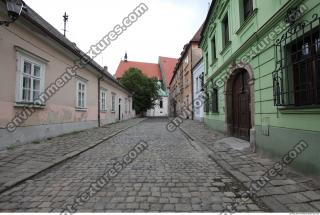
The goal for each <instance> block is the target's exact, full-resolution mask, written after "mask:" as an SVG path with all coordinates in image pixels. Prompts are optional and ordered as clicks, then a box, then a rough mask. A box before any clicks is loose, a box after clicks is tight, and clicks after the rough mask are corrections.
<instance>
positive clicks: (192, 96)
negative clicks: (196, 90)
mask: <svg viewBox="0 0 320 215" xmlns="http://www.w3.org/2000/svg"><path fill="white" fill-rule="evenodd" d="M192 56H193V50H192V44H191V102H192V117H191V118H192V120H194V95H193V58H192Z"/></svg>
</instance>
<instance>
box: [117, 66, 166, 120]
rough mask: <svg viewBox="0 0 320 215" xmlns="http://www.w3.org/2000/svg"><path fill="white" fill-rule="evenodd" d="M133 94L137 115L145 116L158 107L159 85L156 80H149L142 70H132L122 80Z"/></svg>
mask: <svg viewBox="0 0 320 215" xmlns="http://www.w3.org/2000/svg"><path fill="white" fill-rule="evenodd" d="M120 83H121V84H122V85H123V86H125V87H126V88H127V89H128V90H129V91H130V92H132V94H133V106H134V109H135V110H136V112H137V114H143V113H144V112H146V111H147V110H149V109H152V108H153V107H154V106H155V105H156V103H155V102H156V101H157V100H158V99H159V95H158V91H159V88H160V87H159V85H158V80H157V79H156V78H151V79H150V78H148V77H147V76H145V75H144V74H143V73H142V71H141V70H139V69H136V68H130V69H129V70H128V71H126V73H125V74H124V75H123V77H122V78H121V80H120Z"/></svg>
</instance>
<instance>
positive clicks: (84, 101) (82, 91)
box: [76, 79, 88, 110]
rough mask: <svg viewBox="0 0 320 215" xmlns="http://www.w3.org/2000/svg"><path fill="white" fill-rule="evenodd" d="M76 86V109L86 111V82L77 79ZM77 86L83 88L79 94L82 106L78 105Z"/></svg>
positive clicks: (78, 90) (78, 91)
mask: <svg viewBox="0 0 320 215" xmlns="http://www.w3.org/2000/svg"><path fill="white" fill-rule="evenodd" d="M76 83H77V86H76V92H77V93H76V108H77V109H79V110H83V109H87V86H88V85H87V82H86V81H84V80H80V79H77V82H76ZM79 84H81V85H83V86H84V90H82V89H81V93H83V106H81V105H82V104H80V105H79V93H80V89H79Z"/></svg>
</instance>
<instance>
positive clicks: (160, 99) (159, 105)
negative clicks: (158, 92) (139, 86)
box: [159, 99, 163, 109]
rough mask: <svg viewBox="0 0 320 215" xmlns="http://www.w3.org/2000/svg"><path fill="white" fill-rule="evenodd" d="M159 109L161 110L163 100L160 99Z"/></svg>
mask: <svg viewBox="0 0 320 215" xmlns="http://www.w3.org/2000/svg"><path fill="white" fill-rule="evenodd" d="M159 106H160V109H162V108H163V100H162V99H160V105H159Z"/></svg>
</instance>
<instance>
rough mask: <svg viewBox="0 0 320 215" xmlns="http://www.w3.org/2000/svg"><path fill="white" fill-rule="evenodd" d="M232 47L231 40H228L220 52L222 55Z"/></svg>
mask: <svg viewBox="0 0 320 215" xmlns="http://www.w3.org/2000/svg"><path fill="white" fill-rule="evenodd" d="M230 47H231V41H229V42H227V43H226V44H225V46H224V48H223V50H222V51H221V52H220V55H224V53H226V51H227V50H228V49H229V48H230Z"/></svg>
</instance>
